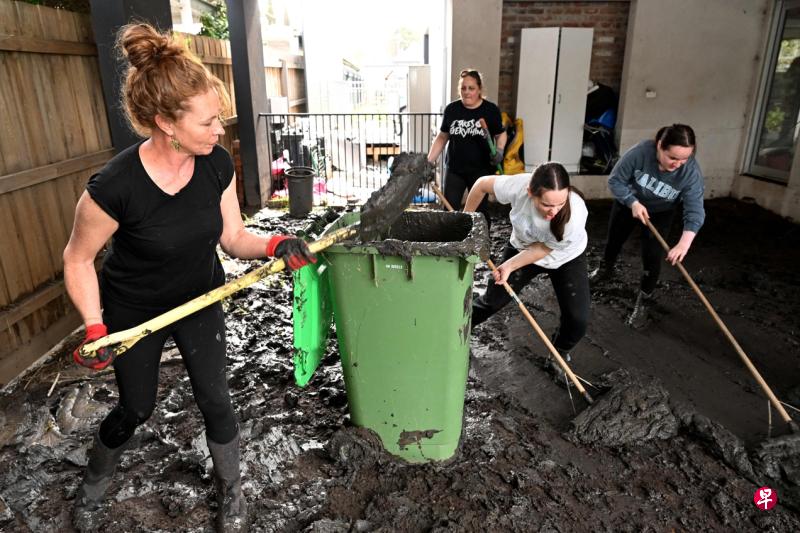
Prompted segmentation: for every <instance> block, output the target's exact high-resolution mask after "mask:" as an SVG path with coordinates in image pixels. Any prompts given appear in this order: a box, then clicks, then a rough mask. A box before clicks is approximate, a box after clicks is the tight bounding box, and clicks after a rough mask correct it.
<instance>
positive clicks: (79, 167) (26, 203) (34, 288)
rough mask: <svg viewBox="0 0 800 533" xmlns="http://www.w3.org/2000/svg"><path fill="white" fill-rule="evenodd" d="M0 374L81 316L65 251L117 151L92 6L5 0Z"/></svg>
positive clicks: (14, 370)
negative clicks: (79, 205) (77, 216)
mask: <svg viewBox="0 0 800 533" xmlns="http://www.w3.org/2000/svg"><path fill="white" fill-rule="evenodd" d="M0 99H1V100H0V103H1V104H0V106H1V107H2V112H0V278H1V279H0V384H3V383H6V382H7V381H8V379H9V378H10V377H11V376H14V375H16V374H18V373H19V372H20V371H22V370H24V369H25V368H26V367H27V366H28V365H30V363H31V362H32V361H33V360H35V359H36V358H37V357H38V356H40V355H42V354H43V353H44V352H46V351H47V350H48V349H49V348H50V347H51V346H53V345H54V344H56V343H57V342H58V341H59V340H60V339H61V338H63V337H64V336H65V335H66V334H67V333H69V332H70V331H72V330H73V329H74V328H75V327H76V326H77V325H79V323H80V320H79V317H78V316H77V313H76V312H75V311H74V309H73V308H72V305H71V304H70V302H69V299H68V298H67V296H66V294H65V291H64V283H63V280H62V272H63V264H62V259H61V254H62V251H63V250H64V245H65V244H66V242H67V239H68V238H69V234H70V231H71V229H72V219H73V216H74V212H75V203H76V201H77V199H78V196H79V195H80V194H81V192H82V190H83V187H84V185H85V183H86V180H87V179H88V178H89V176H91V175H92V173H94V172H96V171H97V170H98V169H99V168H100V167H101V166H102V165H103V164H104V163H105V162H106V161H107V160H108V159H109V158H110V157H111V156H112V154H113V151H112V149H111V148H112V146H111V137H110V133H109V128H108V122H107V119H106V112H105V107H104V100H103V91H102V86H101V84H100V73H99V67H98V63H97V49H96V47H95V44H94V39H93V37H92V28H91V20H90V18H89V17H88V16H86V15H80V14H76V13H71V12H68V11H64V10H56V9H50V8H45V7H39V6H34V5H31V4H27V3H24V2H12V1H9V0H0Z"/></svg>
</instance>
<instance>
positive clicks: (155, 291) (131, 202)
mask: <svg viewBox="0 0 800 533" xmlns="http://www.w3.org/2000/svg"><path fill="white" fill-rule="evenodd" d="M140 146H141V143H137V144H135V145H134V146H131V147H129V148H127V149H125V150H124V151H122V152H120V153H119V154H118V155H117V156H115V157H114V158H113V159H112V160H111V161H109V163H108V164H107V165H106V166H105V167H104V168H103V169H102V170H101V171H100V172H99V173H97V174H95V175H94V176H92V177H91V179H90V180H89V183H88V184H87V186H86V190H87V191H88V193H89V195H90V196H91V197H92V199H93V200H94V201H95V202H96V203H97V204H98V205H99V206H100V207H101V208H102V209H103V210H104V211H105V212H106V213H108V215H109V216H111V217H112V218H113V219H114V220H116V221H117V222H118V223H119V228H118V229H117V231H116V232H115V233H114V235H113V237H112V242H111V246H110V248H109V250H108V253H107V254H106V257H105V260H104V262H103V269H102V272H101V275H100V288H101V292H102V297H103V301H104V302H106V301H111V302H116V303H118V304H121V305H124V306H126V307H131V308H135V309H141V310H146V311H156V312H160V311H166V310H168V309H171V308H173V307H176V306H178V305H181V304H183V303H185V302H187V301H188V300H190V299H192V298H194V297H196V296H199V295H201V294H203V293H205V292H208V291H209V290H211V289H214V288H216V287H219V286H220V285H222V284H223V283H224V281H225V274H224V272H223V270H222V264H221V263H220V261H219V258H218V257H217V252H216V247H217V243H218V242H219V238H220V236H221V235H222V212H221V210H220V200H221V198H222V193H223V191H224V190H225V188H226V187H227V186H228V185H229V184H230V182H231V179H232V178H233V162H232V161H231V157H230V154H228V152H227V151H225V149H224V148H222V147H220V146H215V147H214V150H213V151H212V152H211V154H209V155H208V156H197V157H196V158H195V167H194V174H193V175H192V178H191V179H190V180H189V183H188V184H187V185H186V186H185V187H184V188H183V189H181V190H180V191H178V192H177V193H176V194H174V195H169V194H167V193H165V192H164V191H163V190H161V189H160V188H159V187H158V186H157V185H156V184H155V183H154V182H153V181H152V179H151V178H150V176H149V175H148V174H147V172H146V171H145V169H144V166H143V165H142V161H141V159H140V157H139V147H140Z"/></svg>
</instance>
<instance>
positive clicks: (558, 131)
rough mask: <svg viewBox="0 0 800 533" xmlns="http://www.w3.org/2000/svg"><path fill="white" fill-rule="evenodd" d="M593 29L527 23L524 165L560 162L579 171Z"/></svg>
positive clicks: (521, 82)
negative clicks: (552, 26)
mask: <svg viewBox="0 0 800 533" xmlns="http://www.w3.org/2000/svg"><path fill="white" fill-rule="evenodd" d="M593 31H594V30H592V28H523V30H522V36H521V40H520V53H519V78H518V82H517V118H521V119H522V121H523V124H522V126H523V129H524V131H525V137H524V141H525V170H526V171H530V170H533V168H534V167H535V166H536V165H538V164H540V163H544V162H546V161H558V162H560V163H561V164H563V165H564V167H565V168H566V169H567V171H569V172H577V171H578V167H579V163H580V158H581V148H582V145H583V121H584V115H585V113H586V90H587V86H588V83H589V65H590V63H591V59H592V34H593Z"/></svg>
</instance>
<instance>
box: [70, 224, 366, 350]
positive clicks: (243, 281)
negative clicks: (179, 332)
mask: <svg viewBox="0 0 800 533" xmlns="http://www.w3.org/2000/svg"><path fill="white" fill-rule="evenodd" d="M357 232H358V226H357V225H352V226H348V227H346V228H342V229H339V230H337V231H334V232H333V233H331V234H330V235H327V236H325V237H322V238H321V239H319V240H317V241H314V242H312V243H309V245H308V248H309V249H310V250H311V251H312V252H313V253H317V252H319V251H321V250H324V249H325V248H328V247H329V246H331V245H333V244H335V243H337V242H339V241H343V240H345V239H347V238H349V237H352V236H354V235H355V234H356V233H357ZM285 267H286V265H285V264H284V262H283V259H273V260H272V261H268V262H267V263H264V264H263V265H262V266H260V267H258V268H257V269H255V270H253V271H252V272H248V273H247V274H245V275H243V276H241V277H238V278H236V279H235V280H233V281H230V282H228V283H226V284H225V285H223V286H221V287H217V288H216V289H214V290H211V291H209V292H207V293H205V294H202V295H200V296H198V297H197V298H194V299H193V300H189V301H188V302H186V303H185V304H183V305H180V306H178V307H176V308H174V309H171V310H169V311H167V312H166V313H162V314H160V315H158V316H157V317H154V318H151V319H150V320H148V321H147V322H144V323H142V324H140V325H138V326H134V327H132V328H130V329H126V330H123V331H118V332H116V333H112V334H111V335H107V336H105V337H103V338H101V339H98V340H96V341H94V342H90V343H88V344H85V345H83V346H82V347H81V349H80V353H81V355H82V356H83V357H96V355H97V354H96V352H97V350H99V349H101V348H105V349H106V351H107V352H110V355H111V356H112V357H117V356H119V355H122V354H123V353H125V352H126V351H128V349H129V348H130V347H131V346H133V345H134V344H136V343H137V342H138V341H139V340H140V339H142V338H143V337H146V336H147V335H149V334H151V333H152V332H154V331H157V330H159V329H161V328H163V327H165V326H168V325H169V324H173V323H175V322H177V321H178V320H180V319H182V318H184V317H187V316H189V315H191V314H192V313H194V312H196V311H199V310H200V309H203V308H205V307H208V306H209V305H211V304H213V303H215V302H218V301H220V300H222V299H223V298H227V297H228V296H230V295H231V294H233V293H235V292H238V291H240V290H241V289H243V288H245V287H248V286H250V285H252V284H253V283H255V282H257V281H259V280H261V279H263V278H265V277H266V276H269V275H270V274H275V273H276V272H280V271H281V270H283V269H284V268H285Z"/></svg>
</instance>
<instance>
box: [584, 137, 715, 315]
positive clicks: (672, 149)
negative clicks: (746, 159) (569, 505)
mask: <svg viewBox="0 0 800 533" xmlns="http://www.w3.org/2000/svg"><path fill="white" fill-rule="evenodd" d="M696 147H697V145H696V142H695V135H694V131H693V130H692V128H691V127H689V126H687V125H685V124H673V125H671V126H665V127H663V128H661V129H659V130H658V132H657V133H656V137H655V139H654V140H651V139H648V140H645V141H642V142H640V143H638V144H636V145H635V146H633V147H632V148H631V149H629V150H628V151H627V152H625V154H624V155H623V156H622V157H621V158H620V160H619V161H618V162H617V164H616V165H614V168H613V170H612V171H611V175H610V176H609V177H608V188H609V189H610V190H611V193H612V194H613V195H614V198H615V199H616V201H615V202H614V205H613V206H612V207H611V216H610V217H609V221H608V238H607V239H606V247H605V252H604V254H603V260H602V262H601V264H600V267H599V268H597V269H596V270H595V271H594V272H592V274H591V276H590V279H592V281H602V280H607V279H609V278H611V277H612V276H613V272H614V264H615V263H616V260H617V256H618V255H619V252H620V250H621V249H622V245H623V244H624V243H625V241H626V240H627V239H628V237H629V236H630V234H631V232H632V231H633V228H634V227H635V225H636V222H637V221H640V222H641V223H642V224H643V227H642V266H643V269H644V272H643V273H642V279H641V284H640V287H639V288H640V290H639V294H638V296H637V298H636V304H635V305H634V309H633V312H632V313H631V315H630V316H629V317H628V320H627V323H628V324H629V325H631V326H634V327H642V326H644V325H645V324H646V322H647V308H648V306H649V305H650V303H651V302H652V296H653V291H654V290H655V288H656V284H657V283H658V276H659V273H660V272H661V262H662V261H663V259H664V250H663V249H662V248H661V245H660V244H659V242H658V240H657V239H656V238H655V236H654V235H652V234H651V232H650V230H648V229H647V226H646V221H647V220H649V221H650V222H651V223H652V224H653V226H655V228H656V229H657V230H658V232H659V233H661V234H663V235H666V234H667V233H668V232H669V228H670V226H671V224H672V219H673V217H674V215H675V212H676V211H677V210H678V206H679V204H683V233H682V234H681V238H680V240H679V241H678V243H677V244H676V245H675V246H674V247H673V248H672V249H670V251H669V252H668V253H667V254H666V259H667V261H669V262H670V263H672V264H673V265H674V264H675V263H678V262H680V261H683V258H684V257H686V253H687V252H688V251H689V248H690V247H691V245H692V241H693V240H694V238H695V236H696V235H697V232H698V231H699V230H700V227H701V226H702V225H703V221H704V220H705V210H704V208H703V190H704V187H703V174H702V172H701V171H700V165H699V164H698V163H697V160H696V159H695V157H694V155H695V150H696Z"/></svg>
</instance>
